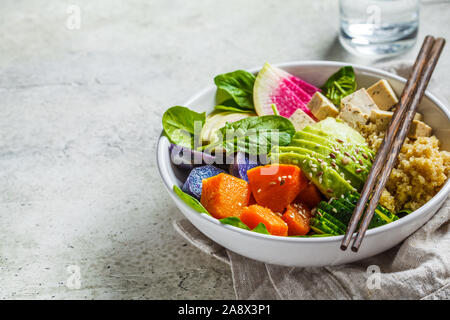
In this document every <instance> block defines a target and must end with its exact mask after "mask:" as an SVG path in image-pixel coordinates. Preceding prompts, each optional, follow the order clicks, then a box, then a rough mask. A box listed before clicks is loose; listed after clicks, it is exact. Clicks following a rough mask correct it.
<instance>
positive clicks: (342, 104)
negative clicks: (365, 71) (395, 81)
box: [162, 63, 450, 237]
mask: <svg viewBox="0 0 450 320" xmlns="http://www.w3.org/2000/svg"><path fill="white" fill-rule="evenodd" d="M214 83H215V85H216V87H217V93H216V106H215V108H214V110H213V111H212V112H210V113H209V114H206V113H198V112H196V111H193V110H191V109H189V108H186V107H183V106H174V107H171V108H169V109H168V110H167V111H166V112H165V113H164V115H163V119H162V123H163V128H164V134H165V135H166V136H167V138H168V139H169V141H170V142H171V145H170V148H169V150H168V152H170V157H171V161H172V166H174V167H176V168H178V170H177V172H178V173H179V179H180V180H181V181H182V184H180V185H174V186H173V191H174V192H175V193H176V194H177V195H178V196H179V197H180V198H181V200H183V201H184V202H185V203H186V204H187V205H188V206H190V207H191V208H193V209H194V210H196V211H198V212H199V213H203V214H207V215H210V216H212V217H214V218H215V219H217V220H218V221H220V222H221V223H223V224H227V225H232V226H234V227H238V228H242V229H245V230H249V231H253V232H258V233H263V234H270V235H275V236H284V237H331V236H337V235H342V234H345V232H346V230H347V226H348V223H349V221H350V219H351V217H352V213H353V210H354V208H355V206H356V203H357V202H358V200H359V196H360V192H361V190H362V188H363V186H364V184H365V181H366V179H367V177H368V175H369V172H370V169H371V167H372V162H373V160H374V158H375V155H376V153H377V151H378V148H379V146H380V144H381V142H382V140H383V138H384V134H385V132H386V129H387V127H388V125H389V123H390V121H391V119H392V117H393V114H394V110H395V107H396V105H397V103H398V97H397V95H396V93H395V92H394V90H393V89H392V87H391V85H390V84H389V82H388V81H387V80H386V79H380V80H378V81H376V82H375V83H373V84H371V86H369V87H367V88H362V87H360V86H358V83H357V81H356V77H355V72H354V70H353V68H352V67H351V66H345V67H342V68H340V69H339V70H336V72H335V73H334V74H332V75H330V76H329V78H328V80H327V81H326V82H325V83H323V84H321V85H320V87H319V86H317V87H316V86H315V85H313V84H311V83H308V82H306V81H305V80H303V79H301V78H300V77H297V76H295V75H293V74H290V73H288V72H286V71H285V70H282V69H280V68H277V67H275V66H272V65H270V64H268V63H266V64H265V65H264V67H263V68H262V69H261V70H260V71H259V72H258V73H257V74H256V75H255V74H252V73H249V72H247V71H245V70H236V71H233V72H229V73H225V74H220V75H218V76H216V77H215V78H214ZM449 172H450V153H449V152H447V151H444V150H441V149H440V141H439V140H438V139H437V137H436V136H435V135H434V134H433V129H432V128H431V127H430V126H429V125H428V124H427V123H426V122H425V121H424V117H423V115H422V114H420V113H416V116H415V118H414V120H413V123H412V125H411V128H410V131H409V134H408V137H407V139H406V141H405V143H404V144H403V147H402V150H401V153H400V155H399V157H398V161H397V163H396V165H395V167H394V169H393V171H392V173H391V175H390V177H389V180H388V182H387V184H386V188H385V190H384V191H383V194H382V196H381V199H380V202H379V204H378V206H377V208H376V210H375V213H374V215H373V218H372V220H371V222H370V224H369V228H376V227H379V226H382V225H385V224H388V223H391V222H394V221H396V220H398V219H401V218H402V217H404V216H406V215H408V214H410V213H411V212H413V211H414V210H417V209H418V208H420V207H421V206H422V205H424V204H425V203H426V202H427V201H429V200H430V199H431V198H432V197H433V196H434V195H435V194H436V193H437V192H438V191H439V190H440V189H441V188H442V187H443V185H444V184H445V182H446V181H447V178H448V176H449Z"/></svg>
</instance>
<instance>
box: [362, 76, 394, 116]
mask: <svg viewBox="0 0 450 320" xmlns="http://www.w3.org/2000/svg"><path fill="white" fill-rule="evenodd" d="M367 92H368V93H369V95H370V97H371V98H372V99H373V101H375V103H376V104H377V106H378V108H380V109H381V110H389V109H391V108H392V107H393V106H395V105H396V104H397V103H398V98H397V96H396V94H395V92H394V90H392V87H391V85H390V84H389V82H387V81H386V80H385V79H382V80H380V81H378V82H377V83H375V84H374V85H372V86H371V87H370V88H368V89H367Z"/></svg>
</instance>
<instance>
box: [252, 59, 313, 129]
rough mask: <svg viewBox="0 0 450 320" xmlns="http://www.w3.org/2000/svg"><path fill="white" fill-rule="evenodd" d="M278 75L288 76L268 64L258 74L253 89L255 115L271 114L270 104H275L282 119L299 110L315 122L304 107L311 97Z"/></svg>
mask: <svg viewBox="0 0 450 320" xmlns="http://www.w3.org/2000/svg"><path fill="white" fill-rule="evenodd" d="M279 71H282V72H279ZM280 73H282V74H284V75H286V74H287V75H289V74H288V73H286V72H285V71H283V70H281V69H278V68H276V69H274V68H273V67H272V66H271V65H269V64H268V63H266V64H265V65H264V67H263V68H262V69H261V71H260V72H259V73H258V76H257V77H256V80H255V85H254V87H253V102H254V105H255V110H256V113H257V114H258V115H259V116H262V115H269V114H273V110H272V104H275V105H276V107H277V110H278V112H279V113H280V115H281V116H283V117H287V118H288V117H290V116H291V115H292V114H293V113H294V112H295V110H297V109H299V108H300V109H301V110H303V112H305V113H306V114H307V115H308V116H310V117H311V118H312V119H314V120H316V118H315V117H314V115H313V114H312V113H311V111H310V110H309V109H308V107H307V106H306V105H307V103H308V102H309V100H310V99H311V97H310V96H309V95H308V94H307V93H306V92H304V91H303V90H302V89H301V88H300V87H298V86H296V85H295V84H294V82H292V81H291V80H289V79H287V77H281V76H280Z"/></svg>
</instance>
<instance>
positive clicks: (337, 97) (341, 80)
mask: <svg viewBox="0 0 450 320" xmlns="http://www.w3.org/2000/svg"><path fill="white" fill-rule="evenodd" d="M356 86H357V85H356V78H355V71H354V70H353V67H352V66H345V67H342V68H341V69H339V70H338V71H337V72H336V73H335V74H333V75H332V76H331V77H330V78H328V80H327V82H325V84H324V85H323V87H322V88H321V89H322V93H323V94H324V95H325V96H326V97H327V98H328V99H330V100H331V101H332V102H333V103H334V104H335V105H337V106H338V107H339V106H340V104H341V99H342V98H344V97H346V96H348V95H349V94H351V93H353V92H355V90H356Z"/></svg>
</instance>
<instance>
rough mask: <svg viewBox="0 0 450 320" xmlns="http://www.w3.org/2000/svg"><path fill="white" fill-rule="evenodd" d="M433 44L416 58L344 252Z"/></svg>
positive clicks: (426, 45)
mask: <svg viewBox="0 0 450 320" xmlns="http://www.w3.org/2000/svg"><path fill="white" fill-rule="evenodd" d="M433 44H434V38H433V37H432V36H426V37H425V39H424V41H423V44H422V47H421V49H420V51H419V54H418V56H417V58H416V61H415V63H414V66H413V69H412V72H411V74H410V76H409V78H408V81H407V82H406V85H405V87H404V89H403V92H402V95H401V98H400V102H399V103H398V104H397V108H396V111H395V113H394V115H393V116H392V120H391V122H390V124H389V127H388V129H387V131H386V134H385V137H384V139H383V141H382V143H381V145H380V147H379V149H378V153H377V155H376V157H375V159H374V161H373V164H372V168H371V170H370V172H369V175H368V177H367V180H366V182H365V184H364V187H363V189H362V191H361V195H360V198H359V200H358V202H357V204H356V208H355V210H354V212H353V215H352V218H351V220H350V222H349V225H348V228H347V231H346V233H345V236H344V238H343V239H342V243H341V249H342V250H346V249H347V247H348V245H349V243H350V240H351V238H352V235H353V233H354V232H355V230H356V227H357V226H358V223H359V220H360V219H361V216H362V214H363V212H364V209H365V207H366V203H367V201H368V200H369V196H370V194H371V193H372V189H373V187H374V185H375V183H376V179H377V177H378V175H379V173H380V172H381V169H382V167H383V164H384V163H385V161H386V158H387V154H388V151H389V150H390V148H391V145H392V141H393V140H394V138H395V135H396V134H397V131H398V128H399V123H400V122H401V119H402V117H403V115H404V114H405V112H406V107H407V106H408V104H409V102H410V101H411V97H412V95H413V93H414V91H415V89H416V86H417V82H418V79H419V76H420V74H421V72H422V70H423V68H424V66H425V62H426V60H427V57H428V55H429V52H430V50H431V48H432V46H433Z"/></svg>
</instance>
